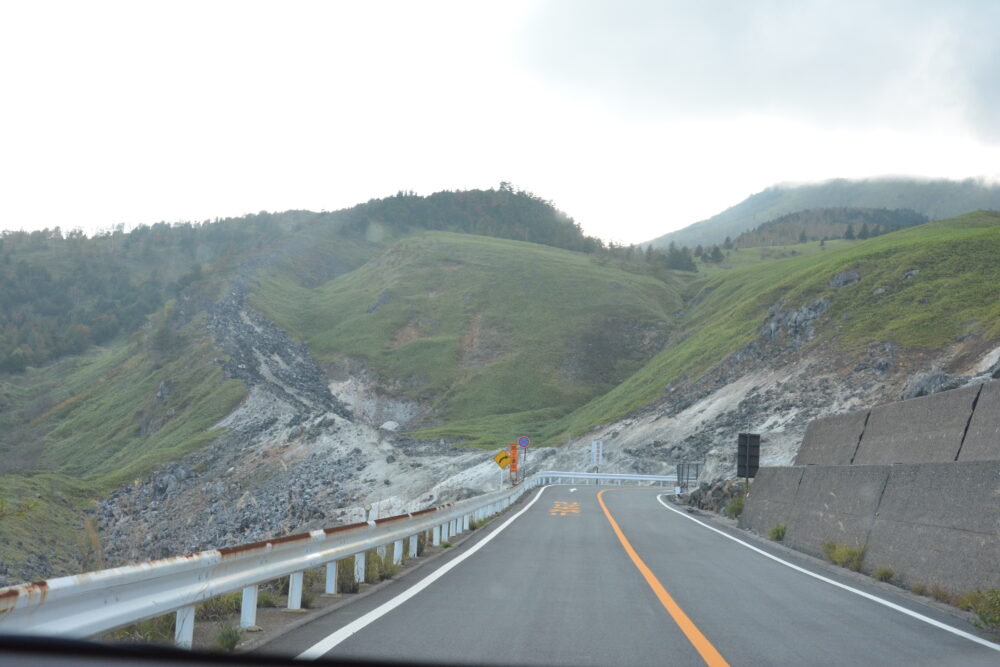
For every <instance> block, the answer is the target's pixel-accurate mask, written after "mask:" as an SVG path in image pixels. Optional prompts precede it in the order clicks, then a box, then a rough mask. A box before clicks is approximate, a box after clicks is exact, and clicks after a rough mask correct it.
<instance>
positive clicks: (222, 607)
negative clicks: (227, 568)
mask: <svg viewBox="0 0 1000 667" xmlns="http://www.w3.org/2000/svg"><path fill="white" fill-rule="evenodd" d="M242 606H243V595H242V593H240V592H239V591H237V592H234V593H226V594H225V595H220V596H219V597H215V598H212V599H211V600H205V601H204V602H202V603H201V604H199V605H198V607H197V608H196V610H195V616H194V617H195V619H196V620H199V621H220V620H222V619H224V618H226V617H227V616H229V615H231V614H238V613H240V607H242Z"/></svg>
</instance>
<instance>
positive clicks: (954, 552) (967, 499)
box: [865, 461, 1000, 593]
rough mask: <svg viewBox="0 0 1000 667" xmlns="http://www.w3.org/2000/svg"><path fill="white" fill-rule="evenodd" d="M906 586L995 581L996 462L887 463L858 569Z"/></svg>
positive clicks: (955, 588)
mask: <svg viewBox="0 0 1000 667" xmlns="http://www.w3.org/2000/svg"><path fill="white" fill-rule="evenodd" d="M879 567H891V568H892V569H893V570H895V571H896V572H897V573H898V574H899V576H900V579H901V583H903V584H904V585H907V586H909V585H910V584H913V583H917V582H919V583H924V584H927V585H928V586H930V585H935V584H936V585H939V586H944V587H945V588H947V589H948V590H950V591H952V592H955V593H964V592H966V591H970V590H973V589H976V588H1000V461H992V462H988V463H984V462H978V461H977V462H968V463H962V462H959V463H925V464H915V465H900V466H892V473H891V474H890V475H889V481H888V484H887V485H886V487H885V493H884V494H883V496H882V501H881V503H880V504H879V508H878V513H877V515H876V516H875V521H874V525H873V526H872V530H871V535H870V536H869V538H868V550H867V552H866V553H865V570H866V571H871V570H874V569H876V568H879Z"/></svg>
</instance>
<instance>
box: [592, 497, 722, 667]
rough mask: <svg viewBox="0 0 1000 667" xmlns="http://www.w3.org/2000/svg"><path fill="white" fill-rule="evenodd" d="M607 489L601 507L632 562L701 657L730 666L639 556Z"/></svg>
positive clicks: (712, 663)
mask: <svg viewBox="0 0 1000 667" xmlns="http://www.w3.org/2000/svg"><path fill="white" fill-rule="evenodd" d="M607 491H608V489H604V490H603V491H599V492H598V494H597V502H599V503H600V504H601V509H602V510H604V516H606V517H608V521H609V522H610V523H611V528H612V529H613V530H614V531H615V535H617V536H618V540H619V541H620V542H621V543H622V546H623V547H625V553H627V554H628V556H629V558H631V559H632V562H633V563H634V564H635V566H636V567H637V568H638V569H639V572H640V573H641V574H642V576H643V578H644V579H645V580H646V583H647V584H649V587H650V588H652V589H653V593H655V594H656V597H657V598H659V600H660V604H662V605H663V607H664V609H666V610H667V613H668V614H670V616H671V617H672V618H673V619H674V622H675V623H677V626H678V627H679V628H680V629H681V632H683V633H684V636H685V637H687V638H688V641H689V642H691V645H692V646H694V648H695V650H696V651H698V653H699V655H701V659H702V660H704V661H705V664H707V665H710V666H711V667H728V665H729V663H728V662H726V660H725V658H723V657H722V655H720V654H719V652H718V651H717V650H716V649H715V647H714V646H712V643H711V642H710V641H708V639H706V638H705V635H703V634H701V631H700V630H699V629H698V627H697V626H696V625H695V624H694V622H692V621H691V619H690V618H688V616H687V614H685V613H684V610H682V609H681V608H680V605H678V604H677V603H676V602H674V599H673V598H672V597H670V593H667V589H665V588H664V587H663V584H661V583H660V580H659V579H657V578H656V575H655V574H653V571H652V570H650V569H649V567H647V566H646V564H645V563H644V562H643V561H642V559H641V558H639V554H637V553H636V552H635V549H633V548H632V545H631V544H630V543H629V541H628V539H627V538H626V537H625V533H623V532H622V529H621V528H619V527H618V522H617V521H615V518H614V517H613V516H611V512H609V511H608V506H607V505H605V504H604V499H603V498H601V496H603V495H604V494H605V493H606V492H607Z"/></svg>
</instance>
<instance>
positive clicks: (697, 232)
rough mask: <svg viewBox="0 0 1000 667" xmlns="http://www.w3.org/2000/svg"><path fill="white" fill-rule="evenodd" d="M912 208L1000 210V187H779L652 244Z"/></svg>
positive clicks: (945, 213)
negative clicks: (823, 211) (820, 213)
mask: <svg viewBox="0 0 1000 667" xmlns="http://www.w3.org/2000/svg"><path fill="white" fill-rule="evenodd" d="M839 207H851V208H858V207H861V208H876V209H878V208H886V209H911V210H913V211H916V212H917V213H919V214H920V215H923V216H925V217H926V218H927V219H929V220H941V219H944V218H951V217H955V216H958V215H962V214H964V213H969V212H972V211H978V210H983V209H989V210H1000V186H997V185H986V184H984V183H982V182H980V181H976V180H972V179H968V180H964V181H946V180H922V179H914V178H873V179H866V180H859V181H853V180H847V179H836V180H832V181H826V182H824V183H814V184H808V185H776V186H773V187H770V188H767V189H766V190H763V191H761V192H758V193H757V194H755V195H752V196H750V197H748V198H747V199H745V200H744V201H742V202H740V203H739V204H737V205H735V206H732V207H730V208H728V209H726V210H725V211H723V212H721V213H719V214H718V215H715V216H712V217H711V218H708V219H707V220H702V221H701V222H696V223H694V224H692V225H689V226H687V227H685V228H683V229H680V230H677V231H675V232H670V233H669V234H664V235H663V236H660V237H658V238H656V239H653V240H652V241H650V243H651V244H652V245H653V246H654V247H657V248H666V247H667V246H668V245H669V244H670V242H671V241H672V242H674V243H676V244H677V245H678V246H688V247H691V248H693V247H695V246H697V245H704V246H708V245H712V244H716V243H722V242H723V241H724V240H725V238H726V237H727V236H729V237H731V238H734V239H735V238H736V237H737V236H739V235H740V234H742V233H743V232H745V231H748V230H751V229H753V228H755V227H757V226H758V225H760V224H762V223H765V222H768V221H770V220H774V219H775V218H779V217H781V216H783V215H787V214H789V213H794V212H796V211H803V210H807V209H817V208H839Z"/></svg>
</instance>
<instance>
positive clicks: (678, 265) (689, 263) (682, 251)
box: [667, 241, 698, 272]
mask: <svg viewBox="0 0 1000 667" xmlns="http://www.w3.org/2000/svg"><path fill="white" fill-rule="evenodd" d="M667 268H668V269H674V270H676V271H694V272H697V271H698V267H697V266H696V265H695V263H694V260H693V259H692V258H691V251H690V250H688V249H687V247H683V248H678V247H677V244H675V243H674V242H672V241H671V243H670V246H669V247H668V248H667Z"/></svg>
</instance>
